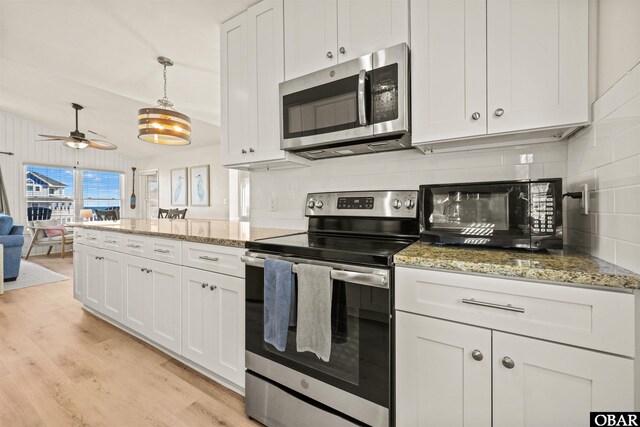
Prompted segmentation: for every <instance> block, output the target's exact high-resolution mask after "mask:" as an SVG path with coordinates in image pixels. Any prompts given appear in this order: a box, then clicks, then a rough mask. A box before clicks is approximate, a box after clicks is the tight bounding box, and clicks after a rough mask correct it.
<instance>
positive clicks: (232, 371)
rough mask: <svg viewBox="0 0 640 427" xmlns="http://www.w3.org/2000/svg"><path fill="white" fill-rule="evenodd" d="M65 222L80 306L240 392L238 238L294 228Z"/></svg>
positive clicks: (278, 233)
mask: <svg viewBox="0 0 640 427" xmlns="http://www.w3.org/2000/svg"><path fill="white" fill-rule="evenodd" d="M68 226H70V227H73V228H74V234H75V238H74V281H73V282H74V297H75V298H76V299H77V300H79V301H80V302H82V303H83V305H84V306H83V308H84V309H85V310H86V311H88V312H90V313H92V314H93V315H95V316H97V317H99V318H101V319H103V320H105V321H107V322H109V323H111V324H113V325H115V326H116V327H118V328H120V329H122V330H124V331H126V332H128V333H130V334H131V335H134V336H136V337H137V338H139V339H141V340H143V341H145V342H147V343H148V344H150V345H153V346H154V347H156V348H158V349H160V350H162V351H163V352H165V353H167V354H169V355H171V356H172V357H174V358H175V359H177V360H179V361H181V362H182V363H184V364H186V365H188V366H190V367H192V368H193V369H195V370H197V371H198V372H200V373H202V374H204V375H206V376H207V377H209V378H211V379H213V380H215V381H217V382H219V383H221V384H223V385H225V386H227V387H229V388H231V389H233V390H235V391H237V392H239V393H241V394H242V393H244V370H245V363H244V346H245V343H244V336H245V328H244V323H245V320H244V304H245V287H244V264H243V263H242V261H241V260H240V257H241V256H242V255H243V253H244V249H243V248H244V244H245V242H247V241H249V240H256V239H261V238H268V237H277V236H283V235H287V234H295V233H296V231H292V230H277V229H263V228H255V227H251V225H250V224H249V223H246V222H238V221H212V220H197V219H184V220H180V219H143V220H140V219H122V220H120V221H112V222H110V221H104V222H86V223H71V224H68Z"/></svg>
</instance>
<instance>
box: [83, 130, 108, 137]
mask: <svg viewBox="0 0 640 427" xmlns="http://www.w3.org/2000/svg"><path fill="white" fill-rule="evenodd" d="M87 132H89V133H92V134H94V135H95V136H97V137H99V138H106V136H104V135H101V134H99V133H98V132H94V131H92V130H89V129H87Z"/></svg>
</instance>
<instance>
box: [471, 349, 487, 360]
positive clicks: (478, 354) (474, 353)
mask: <svg viewBox="0 0 640 427" xmlns="http://www.w3.org/2000/svg"><path fill="white" fill-rule="evenodd" d="M471 357H473V360H477V361H478V362H479V361H481V360H482V359H483V358H484V356H483V355H482V352H481V351H480V350H478V349H476V350H473V351H472V352H471Z"/></svg>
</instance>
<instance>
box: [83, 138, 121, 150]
mask: <svg viewBox="0 0 640 427" xmlns="http://www.w3.org/2000/svg"><path fill="white" fill-rule="evenodd" d="M87 142H88V143H89V147H90V148H95V149H98V150H115V149H117V148H118V146H117V145H115V144H112V143H110V142H108V141H101V140H99V139H88V140H87Z"/></svg>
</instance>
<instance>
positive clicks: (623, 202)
mask: <svg viewBox="0 0 640 427" xmlns="http://www.w3.org/2000/svg"><path fill="white" fill-rule="evenodd" d="M593 116H594V117H593V125H592V126H591V127H589V128H588V129H585V131H583V132H581V133H580V134H578V135H576V137H574V138H572V140H571V141H570V142H569V147H568V154H569V156H568V158H569V161H568V176H569V187H568V188H569V189H570V190H574V189H577V188H578V186H579V185H580V184H583V183H587V184H588V185H589V187H590V189H591V191H590V195H589V200H590V204H591V210H592V214H591V215H587V216H584V215H581V214H580V213H579V207H578V203H577V202H575V201H572V202H569V205H568V206H569V209H568V220H569V243H570V244H572V245H574V246H578V247H581V248H583V249H584V250H586V251H588V252H590V253H591V254H593V255H595V256H597V257H599V258H602V259H604V260H606V261H610V262H613V263H615V264H617V265H620V266H622V267H624V268H627V269H630V270H633V271H635V272H638V273H640V65H637V66H636V67H635V68H634V69H633V70H632V71H631V72H630V73H628V74H626V75H625V76H624V77H623V78H622V79H621V80H619V81H618V82H617V83H616V84H615V85H614V86H613V87H612V88H611V89H610V90H609V91H607V93H605V94H604V95H603V96H602V97H600V98H599V99H598V100H597V101H596V102H595V103H594V105H593Z"/></svg>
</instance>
